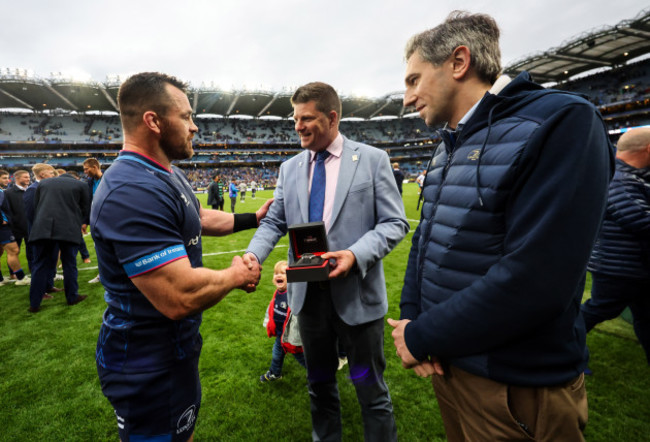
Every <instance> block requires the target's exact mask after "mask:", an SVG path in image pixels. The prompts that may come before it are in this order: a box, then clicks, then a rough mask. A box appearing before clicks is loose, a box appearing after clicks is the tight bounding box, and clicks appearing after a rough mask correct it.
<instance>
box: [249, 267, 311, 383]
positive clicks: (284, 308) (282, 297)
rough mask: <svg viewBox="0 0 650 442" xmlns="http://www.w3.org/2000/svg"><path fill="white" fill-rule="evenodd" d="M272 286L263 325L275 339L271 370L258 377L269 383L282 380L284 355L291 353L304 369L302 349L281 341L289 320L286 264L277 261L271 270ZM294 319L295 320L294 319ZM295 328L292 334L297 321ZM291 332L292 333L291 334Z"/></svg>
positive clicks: (293, 324) (270, 336)
mask: <svg viewBox="0 0 650 442" xmlns="http://www.w3.org/2000/svg"><path fill="white" fill-rule="evenodd" d="M273 284H274V285H275V288H276V290H275V293H273V299H271V303H270V304H269V308H268V310H267V315H266V318H265V319H264V325H265V326H266V333H267V334H268V335H269V338H273V337H275V343H274V344H273V359H271V368H270V369H269V370H268V371H267V372H266V373H264V374H263V375H262V376H260V382H270V381H277V380H278V379H282V364H283V363H284V356H285V353H287V352H288V353H292V354H293V356H294V357H295V358H296V361H298V363H299V364H300V365H302V366H303V367H305V357H304V355H303V354H302V347H301V346H298V345H295V343H290V342H287V339H284V340H283V339H282V338H283V334H285V329H286V327H287V324H288V323H289V321H291V319H290V313H291V309H289V302H288V300H287V262H286V261H278V262H277V263H276V264H275V267H274V268H273ZM294 319H295V318H294ZM291 325H292V326H293V327H295V330H294V331H293V332H297V328H298V327H297V326H298V324H297V321H295V322H294V323H292V324H291ZM293 332H292V333H293Z"/></svg>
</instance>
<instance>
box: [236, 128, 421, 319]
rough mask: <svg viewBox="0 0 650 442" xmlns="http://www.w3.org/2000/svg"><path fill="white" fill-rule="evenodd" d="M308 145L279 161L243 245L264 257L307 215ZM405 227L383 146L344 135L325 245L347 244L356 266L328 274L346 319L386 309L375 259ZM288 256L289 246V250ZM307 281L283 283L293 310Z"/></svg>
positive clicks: (297, 310) (340, 246)
mask: <svg viewBox="0 0 650 442" xmlns="http://www.w3.org/2000/svg"><path fill="white" fill-rule="evenodd" d="M309 158H310V153H309V151H307V150H305V151H304V152H302V153H300V154H298V155H296V156H295V157H293V158H291V159H290V160H288V161H286V162H285V163H283V164H282V166H281V167H280V174H279V176H278V182H277V187H276V189H275V192H274V198H275V201H274V202H273V204H272V205H271V207H270V209H269V212H268V214H267V215H266V217H265V218H264V219H263V220H262V221H261V223H260V226H259V228H258V229H257V232H256V233H255V236H253V239H252V240H251V242H250V244H249V245H248V251H249V252H252V253H254V254H255V256H257V258H258V259H259V260H260V262H261V263H262V262H264V260H265V259H266V258H267V256H268V255H269V254H270V253H271V251H272V250H273V247H274V246H275V244H276V243H277V242H278V241H279V240H280V238H281V237H282V236H284V235H285V234H286V233H287V228H288V226H290V225H293V224H299V223H306V222H308V221H309ZM408 230H409V224H408V221H407V220H406V216H405V214H404V204H403V202H402V198H401V196H400V194H399V192H398V190H397V186H396V184H395V178H394V177H393V172H392V169H391V166H390V161H389V159H388V155H387V154H386V152H384V151H382V150H379V149H376V148H374V147H371V146H368V145H365V144H361V143H356V142H354V141H350V140H348V139H347V138H344V141H343V152H342V154H341V166H340V169H339V177H338V182H337V184H336V194H335V197H334V207H333V211H332V220H331V225H330V229H329V232H328V236H327V239H328V242H329V246H330V250H334V251H335V250H350V251H351V252H352V253H354V256H355V257H356V260H357V266H356V267H355V268H353V269H352V270H351V271H350V273H349V274H348V276H346V277H344V278H343V277H342V278H336V279H333V280H331V292H332V299H333V302H334V307H335V308H336V311H337V313H338V315H339V316H340V317H341V319H343V321H345V323H347V324H349V325H358V324H363V323H366V322H369V321H373V320H375V319H379V318H382V317H383V316H384V315H385V314H386V312H387V311H388V301H387V298H386V282H385V280H384V270H383V266H382V262H381V259H382V258H383V257H384V256H386V255H387V254H388V253H389V252H390V251H391V250H392V249H393V248H394V247H395V246H396V245H397V244H398V243H399V242H400V241H401V240H402V239H403V238H404V236H406V233H407V232H408ZM289 255H290V256H289V259H290V260H291V258H292V257H291V251H289ZM306 292H307V283H306V282H298V283H291V284H289V305H290V307H291V310H292V311H293V312H294V314H299V313H300V310H301V309H302V306H303V303H304V301H305V296H306V295H307V293H306Z"/></svg>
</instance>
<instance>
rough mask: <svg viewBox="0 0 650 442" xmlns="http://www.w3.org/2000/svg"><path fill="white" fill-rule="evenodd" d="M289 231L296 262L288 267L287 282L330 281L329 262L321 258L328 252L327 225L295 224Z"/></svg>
mask: <svg viewBox="0 0 650 442" xmlns="http://www.w3.org/2000/svg"><path fill="white" fill-rule="evenodd" d="M288 230H289V242H290V243H291V250H292V252H293V258H294V260H293V261H292V262H290V263H289V266H288V267H287V282H306V281H326V280H327V279H329V278H328V275H329V273H330V264H329V260H328V259H323V258H321V257H320V255H322V254H323V253H325V252H327V251H328V247H327V234H326V233H325V223H323V222H322V221H317V222H313V223H304V224H294V225H292V226H289V229H288Z"/></svg>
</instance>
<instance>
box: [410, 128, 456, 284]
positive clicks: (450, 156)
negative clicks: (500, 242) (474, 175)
mask: <svg viewBox="0 0 650 442" xmlns="http://www.w3.org/2000/svg"><path fill="white" fill-rule="evenodd" d="M440 136H441V138H442V140H443V142H444V143H445V147H449V146H451V140H450V139H449V134H448V133H446V131H441V133H440ZM457 141H458V140H457ZM446 150H447V163H446V164H445V167H444V168H443V169H442V176H441V177H440V182H439V183H438V190H437V192H436V198H435V201H436V205H435V206H434V207H433V209H432V210H431V217H430V218H429V219H428V223H427V230H426V232H423V233H426V236H425V235H423V234H420V241H422V239H423V238H427V239H428V238H429V235H431V228H432V226H433V217H434V216H435V214H436V212H437V211H438V206H439V205H440V193H441V192H442V184H443V183H444V182H445V180H446V179H447V172H449V167H451V160H452V159H453V156H454V151H455V150H456V149H454V148H449V149H446ZM428 175H429V170H428V169H427V176H428ZM426 182H427V180H426V178H425V179H424V184H426ZM424 187H425V186H424V185H423V186H422V194H424ZM425 202H426V201H425ZM419 248H420V247H418V249H419ZM425 254H426V250H424V251H423V252H422V253H420V255H419V256H418V259H419V262H418V290H420V291H421V290H422V278H423V274H424V272H423V271H422V269H423V267H424V255H425Z"/></svg>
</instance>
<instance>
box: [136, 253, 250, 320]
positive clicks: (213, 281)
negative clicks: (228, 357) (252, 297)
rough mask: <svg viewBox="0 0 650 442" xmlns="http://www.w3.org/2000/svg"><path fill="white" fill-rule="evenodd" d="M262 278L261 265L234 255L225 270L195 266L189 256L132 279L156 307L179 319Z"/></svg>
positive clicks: (199, 310) (168, 315)
mask: <svg viewBox="0 0 650 442" xmlns="http://www.w3.org/2000/svg"><path fill="white" fill-rule="evenodd" d="M259 278H260V272H259V267H258V266H256V265H252V266H249V265H248V264H247V263H245V262H244V261H243V260H242V258H241V257H239V256H235V257H234V258H233V260H232V264H231V266H230V267H229V268H227V269H223V270H210V269H207V268H204V267H199V268H192V266H191V264H190V261H189V259H187V258H182V259H179V260H177V261H174V262H171V263H169V264H167V265H165V266H163V267H160V268H158V269H156V270H153V271H151V272H148V273H145V274H142V275H139V276H136V277H133V278H132V279H131V281H132V282H133V284H135V286H136V287H137V288H138V290H140V291H141V292H142V294H144V296H145V297H146V298H147V299H148V300H149V302H151V304H153V306H154V307H155V308H156V310H158V311H159V312H161V313H162V314H163V315H165V316H167V317H168V318H170V319H173V320H178V319H182V318H184V317H185V316H188V315H191V314H195V313H199V312H201V311H203V310H206V309H208V308H210V307H212V306H213V305H215V304H216V303H218V302H219V301H221V300H222V299H223V298H225V297H226V295H227V294H228V293H230V291H232V290H233V289H236V288H242V289H244V288H245V287H246V286H247V285H248V286H251V285H252V286H253V287H254V286H255V285H257V282H258V281H259Z"/></svg>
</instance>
